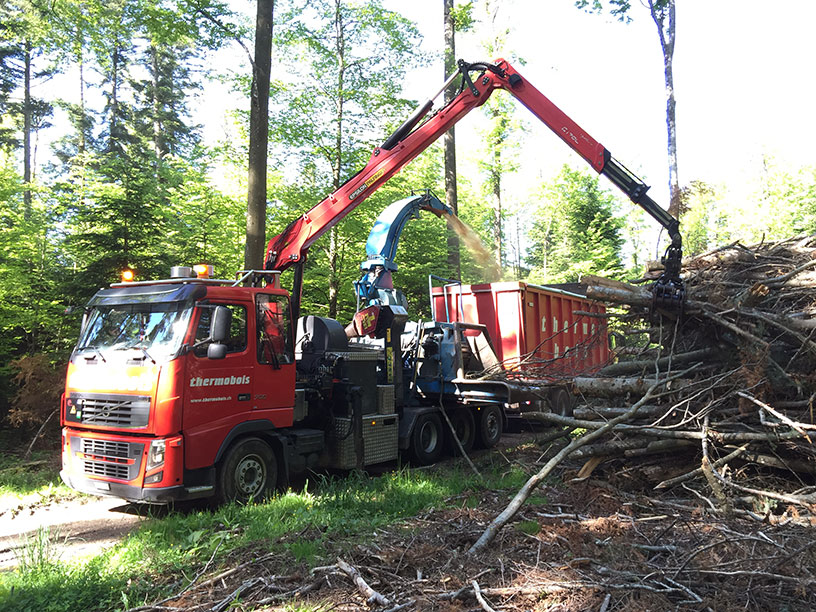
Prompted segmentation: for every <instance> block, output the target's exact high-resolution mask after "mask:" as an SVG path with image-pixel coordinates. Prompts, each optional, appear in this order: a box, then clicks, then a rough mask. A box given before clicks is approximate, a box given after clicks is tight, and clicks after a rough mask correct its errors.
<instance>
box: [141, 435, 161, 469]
mask: <svg viewBox="0 0 816 612" xmlns="http://www.w3.org/2000/svg"><path fill="white" fill-rule="evenodd" d="M164 444H165V441H164V440H153V441H152V442H151V443H150V450H149V451H148V453H147V466H146V468H145V470H146V471H148V472H149V471H150V470H154V469H156V468H157V467H161V466H162V465H164Z"/></svg>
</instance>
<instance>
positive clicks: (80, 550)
mask: <svg viewBox="0 0 816 612" xmlns="http://www.w3.org/2000/svg"><path fill="white" fill-rule="evenodd" d="M140 513H141V515H140ZM145 513H146V508H145V507H142V506H137V505H134V504H128V503H125V502H123V501H122V500H121V499H114V498H99V497H81V498H75V499H70V500H62V501H59V500H57V501H42V500H41V499H39V500H38V499H31V500H29V499H26V500H23V501H21V502H19V503H17V502H15V503H14V505H10V506H6V507H0V571H3V570H7V569H10V568H12V567H15V566H16V565H17V564H18V560H19V557H20V555H21V554H24V549H25V546H26V541H27V540H29V541H30V539H31V538H32V537H33V536H34V535H36V534H37V531H38V529H40V528H48V531H49V536H50V537H51V538H52V540H53V541H54V543H55V546H56V551H57V554H58V555H59V558H60V559H62V560H68V559H73V558H77V557H83V556H89V555H94V554H98V553H99V552H101V551H102V550H104V549H105V548H107V547H109V546H111V545H113V544H115V543H116V542H118V541H119V540H121V539H122V538H123V537H124V536H125V535H127V534H128V533H130V532H131V531H132V530H133V529H135V528H136V527H138V526H139V523H140V522H141V521H142V520H144V516H143V515H144V514H145Z"/></svg>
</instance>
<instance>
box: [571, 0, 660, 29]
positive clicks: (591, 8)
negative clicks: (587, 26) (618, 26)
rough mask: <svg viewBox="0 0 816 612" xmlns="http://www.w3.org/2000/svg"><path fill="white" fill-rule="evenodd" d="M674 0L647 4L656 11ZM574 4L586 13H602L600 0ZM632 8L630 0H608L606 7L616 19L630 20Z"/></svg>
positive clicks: (578, 0) (653, 0)
mask: <svg viewBox="0 0 816 612" xmlns="http://www.w3.org/2000/svg"><path fill="white" fill-rule="evenodd" d="M672 2H674V0H650V2H649V4H651V5H654V10H655V12H656V13H660V12H662V11H665V10H666V8H667V7H668V5H669V4H670V3H672ZM575 6H576V7H577V8H579V9H583V10H585V11H587V12H588V13H602V12H603V11H604V3H603V1H602V0H575ZM631 8H632V2H631V0H608V2H607V6H606V9H607V10H608V11H609V14H610V15H612V16H613V17H614V18H615V19H617V20H618V21H623V22H626V23H628V22H630V21H631V20H632V17H631V16H630V15H629V9H631Z"/></svg>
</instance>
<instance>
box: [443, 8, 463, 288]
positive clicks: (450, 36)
mask: <svg viewBox="0 0 816 612" xmlns="http://www.w3.org/2000/svg"><path fill="white" fill-rule="evenodd" d="M443 2H444V19H445V75H444V78H445V79H446V80H447V78H448V77H449V76H450V75H451V74H453V73H454V71H455V70H456V43H455V38H454V33H455V31H456V24H455V23H454V18H453V4H454V0H443ZM455 95H456V88H455V86H454V85H451V86H450V87H449V88H448V89H447V90H445V98H444V100H445V104H447V103H448V102H450V101H451V100H453V98H454V96H455ZM442 143H443V146H444V148H445V204H447V205H448V206H449V207H450V208H451V210H453V212H454V213H456V214H457V215H458V214H459V204H458V199H457V193H456V136H455V133H454V128H451V129H449V130H448V131H447V132H445V136H444V137H443V139H442ZM448 275H449V276H450V277H452V278H456V279H461V278H462V267H461V262H460V259H459V237H458V236H457V235H456V234H455V233H453V232H450V231H449V232H448Z"/></svg>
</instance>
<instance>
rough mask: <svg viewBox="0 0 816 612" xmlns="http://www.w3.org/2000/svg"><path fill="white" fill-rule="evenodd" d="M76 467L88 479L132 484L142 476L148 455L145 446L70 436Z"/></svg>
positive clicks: (139, 443)
mask: <svg viewBox="0 0 816 612" xmlns="http://www.w3.org/2000/svg"><path fill="white" fill-rule="evenodd" d="M69 439H70V445H71V455H72V456H73V457H74V461H75V462H76V463H75V465H78V466H81V469H82V471H83V472H84V473H85V474H86V475H88V476H99V477H103V478H116V479H117V480H133V479H135V478H137V477H138V476H139V472H140V470H141V467H142V457H143V455H144V451H145V444H144V443H143V442H120V441H119V440H103V439H99V438H83V437H81V436H76V435H74V436H70V438H69Z"/></svg>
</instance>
